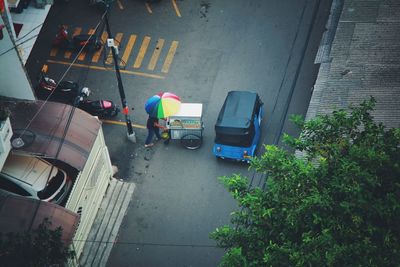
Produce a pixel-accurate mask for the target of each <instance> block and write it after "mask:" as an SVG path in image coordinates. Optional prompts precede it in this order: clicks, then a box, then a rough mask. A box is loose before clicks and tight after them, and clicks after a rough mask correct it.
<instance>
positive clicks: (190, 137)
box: [181, 134, 203, 149]
mask: <svg viewBox="0 0 400 267" xmlns="http://www.w3.org/2000/svg"><path fill="white" fill-rule="evenodd" d="M202 143H203V137H202V136H200V135H197V134H185V135H184V136H182V138H181V144H182V145H183V146H184V147H186V148H187V149H197V148H199V147H201V144H202Z"/></svg>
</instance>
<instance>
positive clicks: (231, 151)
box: [213, 91, 264, 162]
mask: <svg viewBox="0 0 400 267" xmlns="http://www.w3.org/2000/svg"><path fill="white" fill-rule="evenodd" d="M263 114H264V107H263V103H262V101H261V99H260V97H259V95H258V94H257V93H254V92H249V91H230V92H229V93H228V95H227V97H226V99H225V102H224V104H223V106H222V108H221V111H220V112H219V115H218V119H217V122H216V124H215V135H216V136H215V144H214V147H213V153H214V155H215V156H216V157H217V158H221V159H232V160H237V161H246V162H249V161H250V158H251V157H253V156H254V155H255V152H256V148H257V145H258V142H259V140H260V135H261V127H260V124H261V120H262V117H263Z"/></svg>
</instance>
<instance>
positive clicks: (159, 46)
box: [147, 39, 165, 70]
mask: <svg viewBox="0 0 400 267" xmlns="http://www.w3.org/2000/svg"><path fill="white" fill-rule="evenodd" d="M164 42H165V40H164V39H158V41H157V46H156V48H155V49H154V52H153V55H152V56H151V59H150V62H149V65H148V66H147V69H148V70H154V69H155V67H156V64H157V61H158V58H159V57H160V53H161V50H162V48H163V46H164Z"/></svg>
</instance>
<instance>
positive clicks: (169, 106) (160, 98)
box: [144, 92, 181, 119]
mask: <svg viewBox="0 0 400 267" xmlns="http://www.w3.org/2000/svg"><path fill="white" fill-rule="evenodd" d="M144 108H145V109H146V112H147V113H148V114H149V115H150V117H154V118H159V119H161V118H166V117H169V116H172V115H174V114H176V113H178V112H179V109H180V108H181V98H180V97H179V96H177V95H175V94H173V93H169V92H161V93H158V94H156V95H154V96H152V97H150V98H149V99H148V100H147V101H146V104H145V105H144Z"/></svg>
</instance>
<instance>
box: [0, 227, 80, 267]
mask: <svg viewBox="0 0 400 267" xmlns="http://www.w3.org/2000/svg"><path fill="white" fill-rule="evenodd" d="M50 225H51V222H50V221H49V220H48V219H45V220H44V221H43V222H42V223H41V224H40V225H39V227H38V228H37V229H35V230H32V231H30V232H24V233H8V234H0V263H1V265H2V266H7V267H13V266H15V267H20V266H24V267H39V266H40V267H42V266H43V267H44V266H64V265H65V263H66V262H67V260H68V259H70V258H72V257H73V256H74V252H73V251H71V250H69V248H68V247H66V246H65V244H64V243H63V241H62V240H61V236H62V228H61V227H58V228H56V229H55V230H51V229H49V227H50Z"/></svg>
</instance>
